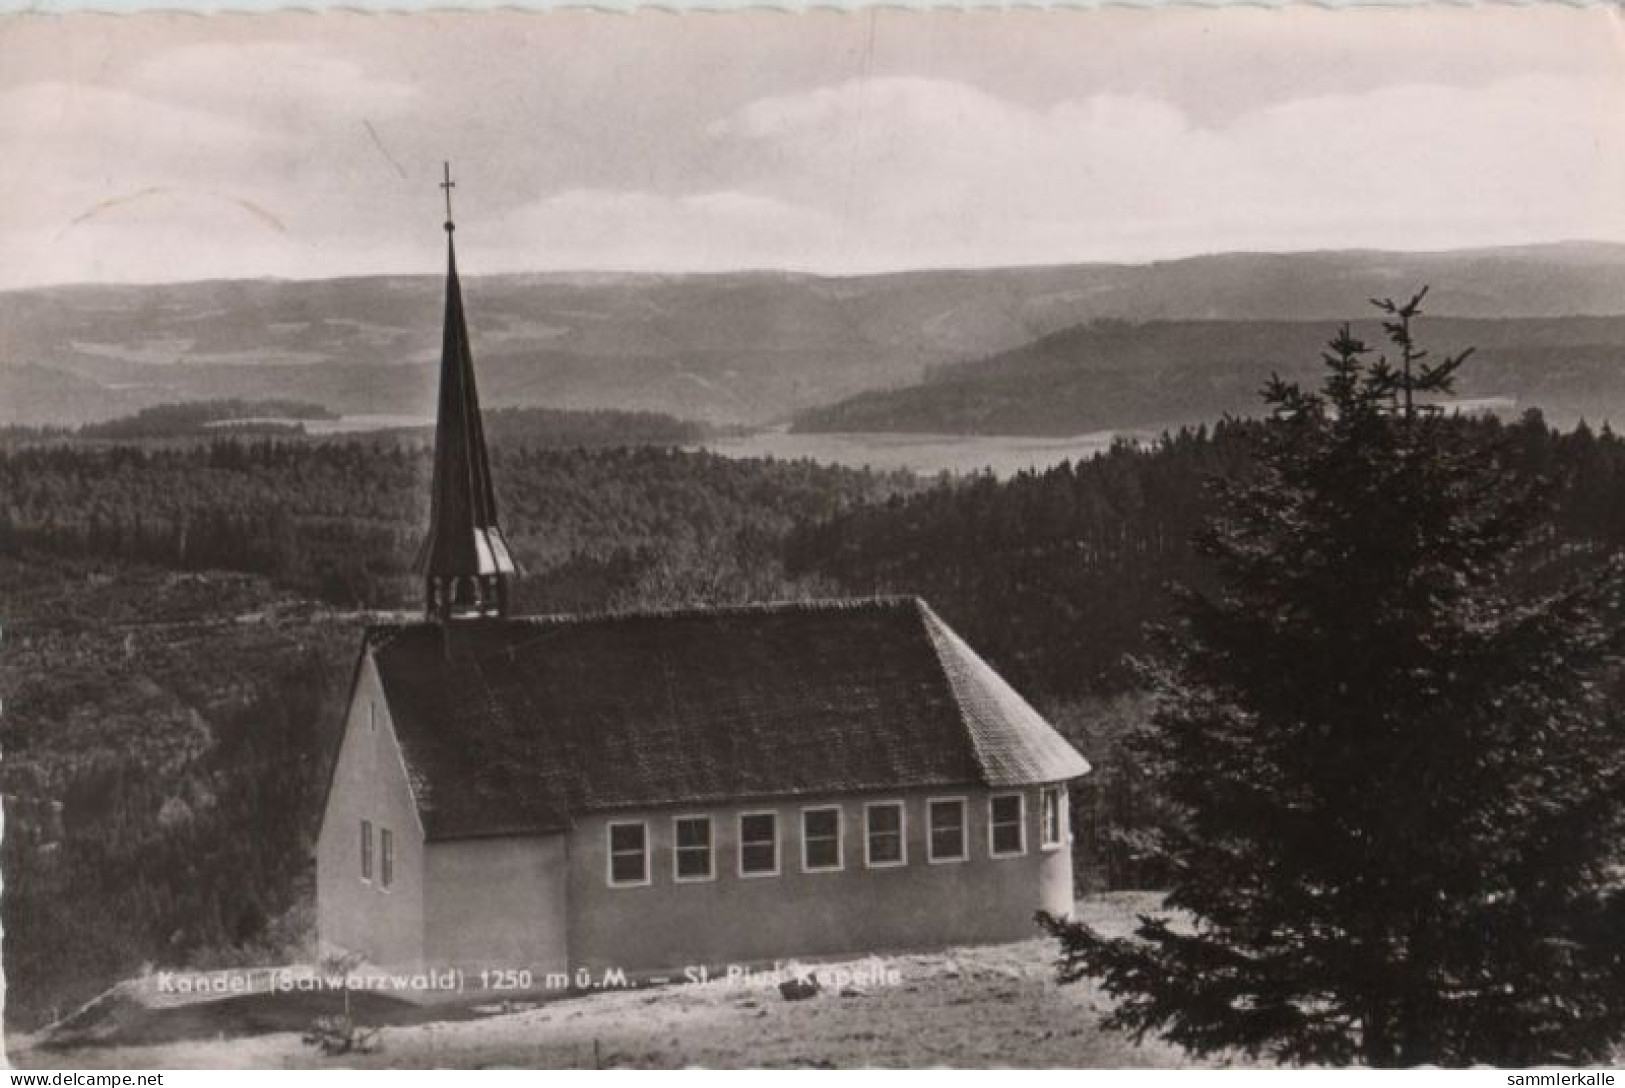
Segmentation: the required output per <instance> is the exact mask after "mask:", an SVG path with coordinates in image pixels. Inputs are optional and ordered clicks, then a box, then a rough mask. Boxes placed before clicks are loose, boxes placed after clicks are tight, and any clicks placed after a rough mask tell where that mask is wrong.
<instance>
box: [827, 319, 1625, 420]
mask: <svg viewBox="0 0 1625 1088" xmlns="http://www.w3.org/2000/svg"><path fill="white" fill-rule="evenodd" d="M1368 312H1369V311H1368ZM1352 324H1353V328H1354V331H1355V334H1356V335H1357V336H1359V337H1361V338H1362V339H1363V340H1365V342H1366V343H1368V344H1371V345H1372V346H1373V347H1376V346H1377V345H1379V344H1380V343H1382V342H1384V341H1383V337H1382V332H1381V329H1380V327H1379V326H1378V324H1377V323H1376V322H1375V321H1369V320H1367V321H1355V322H1353V323H1352ZM1418 330H1419V336H1420V338H1421V340H1422V342H1423V343H1424V344H1425V345H1426V346H1427V347H1429V348H1430V349H1431V350H1432V351H1433V353H1434V356H1435V357H1438V356H1440V355H1442V354H1454V353H1456V352H1459V351H1460V350H1462V349H1464V348H1467V347H1476V348H1477V354H1476V355H1475V356H1474V361H1473V365H1472V366H1471V367H1469V368H1468V369H1467V371H1466V372H1465V373H1464V375H1463V378H1462V380H1461V382H1460V383H1459V385H1458V390H1457V392H1458V394H1459V395H1460V396H1461V397H1463V398H1469V399H1473V400H1477V401H1479V402H1480V403H1479V404H1478V405H1477V406H1478V407H1485V408H1490V409H1493V410H1497V411H1500V412H1501V413H1502V414H1515V413H1516V412H1517V411H1519V410H1522V409H1524V408H1529V407H1538V408H1539V409H1540V410H1541V411H1542V412H1543V413H1544V414H1545V416H1546V418H1547V419H1548V420H1550V421H1551V422H1552V423H1554V424H1557V425H1561V426H1569V425H1572V424H1573V423H1575V422H1576V421H1578V420H1580V419H1588V420H1590V421H1592V422H1599V421H1603V420H1615V421H1619V420H1625V317H1557V318H1503V319H1483V318H1458V317H1440V318H1435V317H1427V318H1424V319H1422V320H1421V321H1419V322H1418ZM1331 331H1333V330H1332V329H1331V328H1330V327H1329V326H1328V324H1327V323H1326V322H1324V321H1151V322H1144V323H1137V322H1128V321H1119V320H1102V321H1094V322H1090V323H1088V324H1083V325H1077V326H1074V327H1073V328H1070V329H1066V330H1063V331H1061V332H1058V333H1054V334H1052V335H1050V336H1046V337H1043V338H1041V339H1038V340H1035V341H1033V342H1032V343H1030V344H1025V345H1023V346H1022V347H1019V348H1016V349H1014V350H1013V351H1006V352H1000V353H998V354H995V355H991V356H988V357H986V358H983V359H978V360H975V361H972V362H965V363H958V364H953V365H949V366H944V367H940V368H937V369H935V370H933V371H932V372H931V373H930V374H929V375H927V377H926V379H925V380H924V381H923V382H921V383H919V384H917V385H912V386H907V387H904V388H900V389H891V390H884V391H876V392H868V393H861V394H858V395H857V396H854V397H851V398H848V399H847V400H843V401H840V402H838V403H836V404H832V405H829V406H826V407H822V408H815V409H811V410H809V411H807V412H803V413H802V414H801V415H800V416H799V417H797V420H796V424H795V429H797V430H801V431H836V432H839V431H854V432H867V431H900V432H914V433H937V434H1012V435H1075V434H1083V433H1087V432H1090V431H1099V430H1114V429H1115V430H1123V429H1130V428H1166V427H1175V426H1180V425H1183V424H1188V423H1196V422H1200V421H1205V420H1215V419H1219V418H1221V417H1223V416H1225V415H1227V414H1228V415H1238V416H1239V415H1248V414H1253V413H1255V412H1256V406H1257V404H1258V391H1259V389H1260V388H1261V387H1262V386H1263V384H1264V381H1265V380H1266V379H1267V378H1268V377H1269V375H1270V374H1271V373H1278V374H1280V375H1282V376H1283V377H1292V378H1297V379H1301V380H1312V379H1313V378H1314V377H1315V374H1316V372H1317V371H1318V370H1319V368H1320V353H1321V350H1322V348H1323V346H1324V344H1325V342H1326V339H1327V336H1328V333H1329V332H1331Z"/></svg>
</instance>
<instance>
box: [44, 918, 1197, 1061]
mask: <svg viewBox="0 0 1625 1088" xmlns="http://www.w3.org/2000/svg"><path fill="white" fill-rule="evenodd" d="M1153 903H1154V898H1153V897H1148V896H1145V895H1140V894H1116V895H1108V896H1100V897H1094V898H1091V899H1088V900H1085V901H1083V902H1080V904H1079V910H1080V913H1081V914H1082V915H1083V916H1084V917H1086V918H1087V919H1088V920H1089V921H1090V922H1091V923H1093V924H1095V925H1097V927H1099V928H1102V929H1105V930H1107V931H1110V932H1116V933H1124V932H1127V930H1128V928H1129V927H1130V926H1131V925H1132V920H1133V915H1134V913H1135V912H1136V911H1140V910H1145V909H1148V908H1149V907H1150V906H1152V904H1153ZM1054 956H1055V944H1054V942H1053V941H1050V940H1044V939H1035V940H1031V941H1022V942H1018V943H1014V944H1005V945H990V946H984V947H977V948H957V949H950V950H948V951H945V952H938V953H931V954H919V955H900V956H891V957H886V958H885V960H884V961H883V962H884V964H885V966H886V967H887V968H888V969H890V970H891V971H893V972H895V978H894V981H892V982H890V983H889V984H879V985H868V986H859V987H847V988H844V989H843V988H841V987H836V986H832V987H827V988H825V989H824V990H823V991H822V992H821V993H819V994H818V995H817V996H815V997H813V998H810V999H808V1000H805V1001H794V1002H792V1001H786V1000H784V999H783V998H782V997H781V996H780V995H779V992H778V989H777V988H776V987H775V986H772V985H768V984H765V983H757V984H745V985H729V984H726V983H711V984H705V985H672V986H665V987H658V988H654V989H644V990H630V991H617V992H609V993H601V994H594V995H589V996H584V997H576V998H567V999H561V1000H556V1001H552V1002H548V1003H545V1004H541V1005H538V1006H536V1007H533V1008H530V1009H527V1010H524V1011H515V1012H508V1013H499V1014H493V1015H487V1016H482V1017H478V1018H476V1019H460V1020H436V1021H433V1022H429V1023H417V1024H401V1025H395V1026H390V1027H386V1028H385V1029H384V1030H383V1032H382V1035H381V1036H380V1039H381V1041H382V1046H381V1047H380V1049H379V1050H378V1051H377V1052H375V1053H372V1054H366V1055H352V1056H347V1057H344V1058H339V1059H327V1058H323V1057H321V1056H320V1055H319V1054H317V1053H316V1052H315V1051H314V1050H313V1049H312V1048H311V1047H308V1046H306V1045H304V1044H303V1043H301V1042H300V1039H299V1035H298V1033H297V1032H292V1031H286V1030H283V1031H273V1032H271V1033H268V1034H260V1035H246V1036H242V1037H237V1038H212V1039H210V1038H196V1037H194V1038H189V1039H185V1040H179V1041H174V1042H168V1043H163V1044H159V1045H148V1046H88V1047H84V1046H82V1047H75V1048H72V1049H56V1048H48V1047H41V1046H34V1045H31V1044H32V1043H34V1042H35V1040H28V1039H16V1040H13V1044H14V1045H13V1052H12V1060H13V1061H14V1062H15V1063H16V1064H17V1065H19V1066H24V1067H63V1068H80V1069H83V1068H92V1067H107V1068H131V1069H139V1068H211V1067H246V1068H286V1067H300V1066H325V1065H343V1066H363V1067H390V1066H400V1067H531V1068H570V1067H592V1066H594V1065H604V1066H621V1067H626V1066H633V1067H646V1068H671V1067H681V1066H708V1067H730V1066H836V1067H853V1066H894V1067H922V1066H1011V1067H1031V1066H1060V1067H1097V1068H1098V1067H1104V1068H1125V1067H1146V1066H1152V1067H1167V1066H1182V1065H1188V1064H1191V1063H1190V1062H1189V1061H1188V1060H1187V1059H1186V1058H1185V1057H1184V1055H1183V1054H1182V1053H1181V1052H1180V1051H1178V1050H1175V1049H1173V1048H1170V1047H1166V1046H1163V1045H1160V1044H1157V1043H1153V1042H1148V1043H1146V1044H1145V1045H1144V1046H1135V1045H1134V1044H1133V1043H1132V1042H1130V1041H1129V1040H1127V1039H1125V1038H1123V1037H1121V1036H1119V1035H1116V1034H1114V1033H1110V1032H1105V1031H1102V1030H1101V1029H1100V1027H1099V1026H1098V1020H1099V1017H1100V1015H1101V1013H1102V1012H1103V1011H1105V1010H1106V1009H1107V1008H1108V1007H1109V1002H1108V1000H1107V999H1106V998H1104V997H1103V996H1102V995H1101V994H1100V993H1099V992H1098V991H1097V990H1095V988H1094V987H1093V986H1091V985H1088V984H1077V985H1072V986H1065V987H1062V986H1058V985H1056V983H1055V979H1054V962H1053V961H1054ZM817 966H818V970H819V971H820V972H821V973H831V972H834V971H835V970H837V969H838V968H839V966H840V965H838V964H832V963H826V964H819V965H817ZM852 966H854V967H855V966H858V964H856V963H854V964H853V965H852ZM458 1015H462V1016H467V1015H468V1012H467V1010H462V1011H461V1012H460V1013H458Z"/></svg>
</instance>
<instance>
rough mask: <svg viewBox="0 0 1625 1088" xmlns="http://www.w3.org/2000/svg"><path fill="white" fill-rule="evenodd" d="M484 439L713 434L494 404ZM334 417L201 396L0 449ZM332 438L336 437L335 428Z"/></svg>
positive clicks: (12, 434) (291, 429) (387, 433)
mask: <svg viewBox="0 0 1625 1088" xmlns="http://www.w3.org/2000/svg"><path fill="white" fill-rule="evenodd" d="M482 414H483V418H484V421H485V436H486V439H487V440H488V441H490V442H491V443H492V444H494V445H506V446H526V447H532V448H539V449H602V448H606V447H620V446H680V445H687V444H691V443H696V442H699V441H701V440H702V439H704V438H706V437H708V436H709V435H711V434H713V433H715V429H714V428H712V427H708V426H706V425H705V424H703V423H695V422H692V421H690V420H683V419H675V418H673V417H672V416H668V415H661V414H660V413H658V412H614V411H607V410H605V411H587V412H571V411H558V410H555V409H551V408H498V409H495V410H494V411H489V412H485V413H482ZM338 418H339V417H338V416H337V415H335V414H334V413H332V412H329V411H328V410H327V409H325V408H323V407H321V406H320V405H315V404H305V403H302V402H299V401H278V400H257V401H240V400H206V401H187V402H185V403H181V404H160V405H156V406H154V407H152V408H143V409H142V410H141V411H139V412H137V413H135V414H134V415H129V416H120V417H118V418H117V419H110V420H108V421H107V422H105V423H87V424H85V425H83V426H81V427H79V428H77V429H71V428H65V427H28V426H19V425H12V426H0V446H27V445H31V444H38V443H41V442H53V441H57V442H60V441H66V440H70V439H90V440H94V441H102V442H136V443H140V442H145V441H147V440H157V441H165V440H169V439H188V438H189V439H204V440H213V439H217V438H226V437H238V438H241V437H245V436H247V437H271V436H275V437H281V438H289V439H293V438H300V437H312V436H311V435H310V434H309V432H308V431H307V430H306V427H305V424H306V423H312V422H317V421H321V422H331V421H334V420H337V419H338ZM365 433H366V435H367V436H368V437H369V438H370V439H371V440H373V441H385V440H399V441H404V442H408V443H411V442H419V443H427V442H430V441H432V440H433V438H434V425H433V424H432V423H427V422H425V423H423V424H422V425H412V426H401V427H386V428H378V429H368V430H367V431H366V432H365ZM332 437H342V432H334V433H333V434H332Z"/></svg>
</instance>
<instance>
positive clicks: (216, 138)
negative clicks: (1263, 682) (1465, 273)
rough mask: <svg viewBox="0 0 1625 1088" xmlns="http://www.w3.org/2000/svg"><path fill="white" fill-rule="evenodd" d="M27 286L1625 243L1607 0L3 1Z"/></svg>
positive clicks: (5, 138)
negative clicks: (430, 10)
mask: <svg viewBox="0 0 1625 1088" xmlns="http://www.w3.org/2000/svg"><path fill="white" fill-rule="evenodd" d="M0 146H3V147H5V149H6V154H5V155H4V156H0V253H3V254H4V255H5V260H4V261H3V262H0V286H8V287H9V286H20V285H28V284H36V283H60V282H72V281H82V280H101V281H108V280H116V281H125V280H141V281H161V280H181V279H201V278H208V277H220V276H289V277H324V276H334V275H344V274H360V273H370V272H432V271H434V270H435V269H436V268H437V267H438V264H439V247H440V245H441V237H440V233H439V224H440V220H441V218H442V211H441V207H440V199H441V194H440V191H439V190H438V189H437V188H436V183H437V182H438V181H439V175H440V163H441V160H442V159H447V158H449V159H451V160H452V163H453V170H454V172H455V174H456V176H457V179H458V187H457V190H456V201H457V219H458V222H459V231H458V241H459V254H460V256H461V259H462V263H463V265H464V266H465V268H466V269H467V270H468V271H470V272H476V273H477V272H499V271H524V270H554V269H656V270H719V269H729V268H741V267H752V268H764V267H772V268H794V269H804V270H813V271H824V272H849V271H851V272H864V271H877V270H885V269H894V268H909V267H931V266H975V265H994V264H1030V263H1049V262H1063V261H1084V260H1110V261H1140V260H1148V259H1156V258H1163V257H1171V256H1180V255H1185V254H1192V253H1201V252H1212V251H1217V250H1228V249H1261V250H1298V249H1313V248H1330V247H1355V246H1358V247H1382V248H1397V249H1413V250H1414V249H1444V248H1455V247H1463V246H1476V245H1486V244H1503V243H1521V242H1537V241H1552V240H1559V239H1573V238H1591V239H1609V240H1625V35H1622V33H1621V22H1620V15H1619V14H1618V13H1617V12H1614V11H1611V10H1608V9H1606V8H1601V7H1599V8H1589V9H1586V8H1572V7H1567V6H1563V7H1537V8H1529V7H1512V6H1492V7H1476V8H1470V9H1469V8H1440V9H1436V10H1431V11H1420V10H1392V9H1387V10H1383V9H1376V10H1369V11H1361V12H1354V11H1327V10H1322V9H1318V8H1294V9H1288V10H1260V9H1256V8H1249V9H1231V10H1213V9H1203V8H1195V7H1182V8H1178V9H1173V10H1166V11H1156V12H1153V11H1146V10H1133V9H1110V10H1107V11H1101V12H1088V13H1084V12H1077V13H1043V12H1026V13H1019V14H1011V13H997V14H995V13H980V14H959V13H932V14H919V13H907V12H897V11H891V12H870V13H857V14H836V13H828V12H826V13H819V14H804V15H788V14H775V13H766V12H758V13H752V14H745V15H696V14H688V15H672V14H662V13H645V14H639V15H635V16H625V15H596V14H589V13H568V14H566V13H552V14H545V15H524V14H517V13H506V14H486V15H456V14H443V15H410V16H376V15H374V16H364V15H335V14H324V15H277V16H232V17H201V16H187V15H169V16H157V15H153V16H139V17H135V16H125V17H105V16H104V17H98V16H73V17H50V16H35V17H28V16H16V17H8V18H3V19H0Z"/></svg>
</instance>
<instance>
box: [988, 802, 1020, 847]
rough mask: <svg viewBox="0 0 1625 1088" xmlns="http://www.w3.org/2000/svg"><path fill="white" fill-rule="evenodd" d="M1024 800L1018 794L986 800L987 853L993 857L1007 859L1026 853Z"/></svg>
mask: <svg viewBox="0 0 1625 1088" xmlns="http://www.w3.org/2000/svg"><path fill="white" fill-rule="evenodd" d="M1025 800H1026V799H1025V798H1024V797H1023V796H1022V795H1021V794H1019V793H1006V794H1001V795H999V796H997V797H990V798H988V802H987V851H988V853H990V854H992V855H993V856H994V857H996V858H1009V857H1015V856H1016V855H1017V854H1025V853H1026V852H1027V834H1026V826H1025V825H1026V822H1027V821H1026V815H1027V806H1026V805H1025V804H1024V802H1025Z"/></svg>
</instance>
